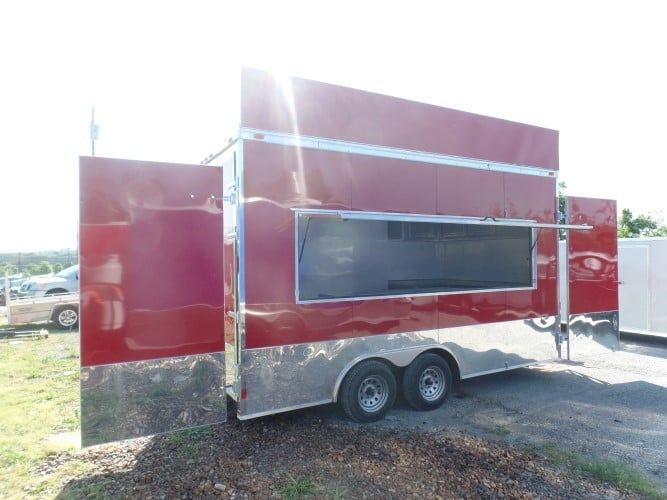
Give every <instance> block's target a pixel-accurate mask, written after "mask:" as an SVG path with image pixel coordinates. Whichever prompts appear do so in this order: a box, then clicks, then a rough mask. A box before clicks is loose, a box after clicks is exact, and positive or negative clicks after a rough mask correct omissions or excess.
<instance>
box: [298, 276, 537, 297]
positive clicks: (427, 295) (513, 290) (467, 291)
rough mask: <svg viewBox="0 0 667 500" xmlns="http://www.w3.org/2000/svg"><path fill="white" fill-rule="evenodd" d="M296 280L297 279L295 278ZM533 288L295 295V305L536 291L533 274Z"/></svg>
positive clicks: (535, 281) (535, 280)
mask: <svg viewBox="0 0 667 500" xmlns="http://www.w3.org/2000/svg"><path fill="white" fill-rule="evenodd" d="M297 280H298V277H297ZM533 282H534V285H533V286H526V287H521V288H479V289H472V290H461V291H453V292H445V291H443V292H424V293H404V294H401V295H369V296H366V295H355V296H354V297H344V298H336V299H312V300H311V299H308V300H299V298H298V297H299V296H298V295H296V297H297V298H296V303H297V304H324V303H330V302H350V301H353V302H357V301H359V300H376V299H403V298H406V297H433V296H436V295H437V296H444V295H462V294H466V293H467V294H470V293H475V294H476V293H492V292H517V291H520V290H535V289H537V279H536V278H535V273H533ZM298 292H299V287H298V281H297V286H296V293H297V294H298Z"/></svg>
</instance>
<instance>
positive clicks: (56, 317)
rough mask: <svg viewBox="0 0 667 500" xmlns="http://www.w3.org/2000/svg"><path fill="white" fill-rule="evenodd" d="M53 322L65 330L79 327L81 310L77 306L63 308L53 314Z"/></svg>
mask: <svg viewBox="0 0 667 500" xmlns="http://www.w3.org/2000/svg"><path fill="white" fill-rule="evenodd" d="M53 321H54V322H55V324H56V326H57V327H58V328H60V329H63V330H69V329H71V328H76V327H77V326H79V308H78V307H77V306H75V305H66V306H61V307H59V308H58V309H56V310H55V312H54V313H53Z"/></svg>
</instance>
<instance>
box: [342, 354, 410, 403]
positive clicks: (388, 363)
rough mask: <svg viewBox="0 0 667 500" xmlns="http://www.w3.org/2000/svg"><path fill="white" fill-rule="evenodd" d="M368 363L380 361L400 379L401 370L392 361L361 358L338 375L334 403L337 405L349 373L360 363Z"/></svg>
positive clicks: (377, 357) (378, 358) (376, 357)
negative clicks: (342, 386)
mask: <svg viewBox="0 0 667 500" xmlns="http://www.w3.org/2000/svg"><path fill="white" fill-rule="evenodd" d="M366 361H379V362H380V363H382V364H384V365H386V366H387V368H389V369H390V370H391V371H392V372H393V373H394V376H395V377H396V378H397V379H398V377H399V375H400V373H401V369H400V368H399V367H398V366H396V365H395V364H394V363H392V362H391V361H390V360H388V359H386V358H382V357H380V356H371V357H368V358H361V359H355V360H353V361H352V362H350V363H348V365H347V366H346V367H345V368H344V369H343V370H341V372H340V373H339V374H338V379H337V380H336V383H335V384H334V390H333V398H332V399H333V402H334V403H337V402H338V396H339V395H340V386H341V385H342V383H343V380H345V377H347V375H348V373H350V371H351V370H352V368H354V367H355V366H357V365H358V364H360V363H365V362H366Z"/></svg>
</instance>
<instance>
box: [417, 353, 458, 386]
mask: <svg viewBox="0 0 667 500" xmlns="http://www.w3.org/2000/svg"><path fill="white" fill-rule="evenodd" d="M424 352H432V353H433V354H437V355H438V356H440V357H441V358H442V359H444V360H445V361H447V364H448V365H449V369H450V370H452V377H454V383H457V382H459V381H460V380H461V372H460V371H459V364H458V363H457V362H456V359H455V358H454V356H453V355H452V353H451V352H449V351H445V350H444V349H429V350H428V351H424ZM422 354H423V353H422Z"/></svg>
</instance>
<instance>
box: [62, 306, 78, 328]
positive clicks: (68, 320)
mask: <svg viewBox="0 0 667 500" xmlns="http://www.w3.org/2000/svg"><path fill="white" fill-rule="evenodd" d="M77 319H78V315H77V314H76V312H75V311H72V310H71V309H65V310H64V311H62V312H61V313H60V314H58V322H59V323H60V324H61V325H62V326H72V325H73V324H74V323H76V320H77Z"/></svg>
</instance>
